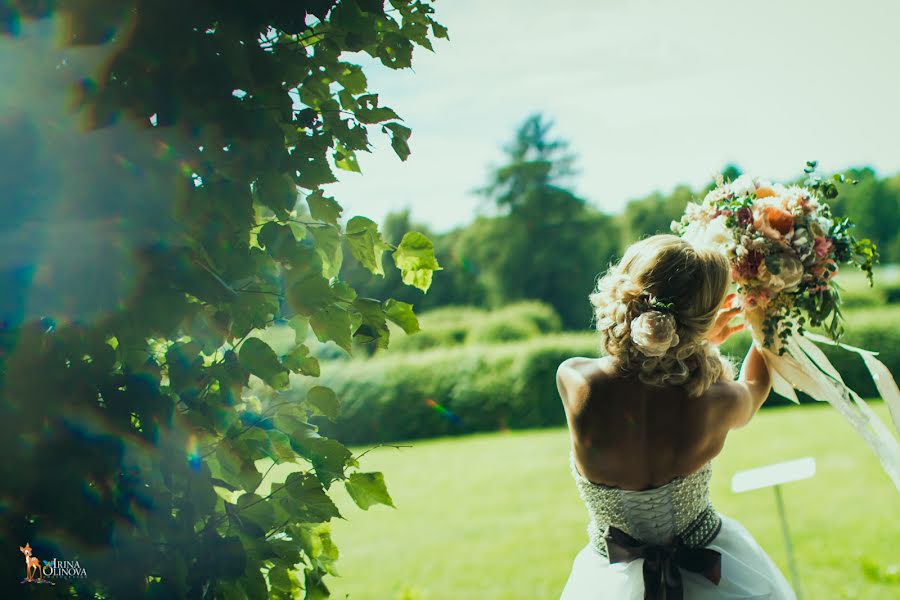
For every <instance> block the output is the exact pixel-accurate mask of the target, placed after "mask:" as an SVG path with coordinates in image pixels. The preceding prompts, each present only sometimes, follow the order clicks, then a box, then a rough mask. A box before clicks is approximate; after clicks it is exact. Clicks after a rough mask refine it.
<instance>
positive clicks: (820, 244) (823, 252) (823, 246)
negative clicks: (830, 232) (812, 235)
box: [813, 236, 834, 258]
mask: <svg viewBox="0 0 900 600" xmlns="http://www.w3.org/2000/svg"><path fill="white" fill-rule="evenodd" d="M833 247H834V244H833V243H832V242H831V240H829V239H828V238H826V237H822V236H819V237H817V238H816V239H815V241H814V242H813V250H814V251H815V253H816V257H817V258H825V257H826V256H828V255H829V254H830V253H831V249H832V248H833Z"/></svg>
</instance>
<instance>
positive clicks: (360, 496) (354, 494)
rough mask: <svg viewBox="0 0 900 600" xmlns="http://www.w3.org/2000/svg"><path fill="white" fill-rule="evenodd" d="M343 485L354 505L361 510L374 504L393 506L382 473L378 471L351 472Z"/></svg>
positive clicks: (367, 508)
mask: <svg viewBox="0 0 900 600" xmlns="http://www.w3.org/2000/svg"><path fill="white" fill-rule="evenodd" d="M344 487H346V488H347V493H348V494H350V497H351V498H353V501H354V502H356V505H357V506H358V507H360V508H361V509H363V510H369V507H370V506H372V505H374V504H385V505H387V506H394V501H393V500H391V496H390V494H388V491H387V487H385V485H384V475H383V474H381V473H379V472H372V473H352V474H351V475H350V477H349V478H348V479H347V481H345V482H344ZM394 508H396V506H394Z"/></svg>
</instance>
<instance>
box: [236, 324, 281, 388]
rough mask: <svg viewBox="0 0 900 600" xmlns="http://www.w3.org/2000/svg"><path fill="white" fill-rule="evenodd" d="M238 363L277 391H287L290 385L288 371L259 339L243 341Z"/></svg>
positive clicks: (252, 338) (272, 351)
mask: <svg viewBox="0 0 900 600" xmlns="http://www.w3.org/2000/svg"><path fill="white" fill-rule="evenodd" d="M238 362H239V363H240V365H241V366H242V367H244V368H245V369H247V370H248V371H250V373H252V374H253V375H256V376H257V377H259V378H260V379H262V380H263V381H265V382H266V383H267V384H269V385H270V386H272V387H273V388H275V389H277V390H283V389H287V387H288V385H289V383H290V380H289V377H288V370H287V369H285V368H284V365H282V364H281V361H279V360H278V355H276V354H275V351H274V350H272V348H270V347H269V345H268V344H267V343H265V342H264V341H262V340H261V339H259V338H254V337H251V338H247V339H246V340H244V343H243V344H241V349H240V351H239V352H238Z"/></svg>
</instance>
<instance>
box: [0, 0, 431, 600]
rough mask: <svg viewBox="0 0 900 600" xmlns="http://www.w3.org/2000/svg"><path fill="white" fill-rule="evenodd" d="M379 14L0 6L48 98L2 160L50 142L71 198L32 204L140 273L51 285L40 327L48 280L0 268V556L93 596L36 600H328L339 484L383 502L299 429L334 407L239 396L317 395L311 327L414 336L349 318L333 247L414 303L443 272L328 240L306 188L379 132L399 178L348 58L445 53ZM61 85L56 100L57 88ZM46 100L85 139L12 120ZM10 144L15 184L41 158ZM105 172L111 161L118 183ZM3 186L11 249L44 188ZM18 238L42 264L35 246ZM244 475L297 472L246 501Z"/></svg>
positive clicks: (223, 7)
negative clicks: (4, 542) (86, 226)
mask: <svg viewBox="0 0 900 600" xmlns="http://www.w3.org/2000/svg"><path fill="white" fill-rule="evenodd" d="M391 7H392V8H391V9H390V10H385V8H384V6H383V3H382V2H378V1H372V0H306V1H302V0H301V1H298V2H290V3H287V2H232V1H229V2H218V1H212V0H198V1H195V2H187V3H185V2H176V1H175V0H158V1H154V2H140V1H137V0H135V1H134V2H131V3H128V2H124V3H123V2H117V1H113V0H68V1H65V0H60V1H59V2H30V1H22V2H13V3H6V4H5V5H4V7H3V8H2V9H0V12H2V14H0V17H2V18H0V23H2V24H4V26H5V27H6V28H7V30H6V33H7V34H8V36H10V37H8V38H7V40H6V42H4V43H7V42H8V43H9V45H10V47H11V48H14V49H17V51H18V52H19V54H18V55H17V56H18V57H20V58H21V60H23V61H32V62H33V66H34V73H33V74H32V73H30V74H29V76H31V75H33V80H34V81H35V82H37V83H35V85H38V83H39V84H41V85H46V90H45V92H46V93H45V94H42V95H36V96H35V97H34V98H29V99H27V100H23V101H22V102H20V103H19V104H17V105H16V110H19V111H21V112H22V114H23V115H25V116H24V117H22V118H23V119H24V120H23V121H14V122H13V123H12V124H7V125H8V127H6V128H5V131H4V132H0V139H6V137H5V136H7V135H17V134H16V133H15V132H17V131H25V132H28V131H29V126H30V125H29V122H30V123H31V125H33V126H34V127H35V128H43V129H39V131H42V132H46V134H47V135H48V136H51V135H52V136H53V137H52V139H53V140H54V142H58V145H57V146H56V147H54V148H53V150H54V151H56V152H57V153H58V158H59V160H60V163H61V166H60V169H59V172H60V173H61V175H60V178H61V179H64V180H65V181H64V183H65V184H66V185H61V186H59V187H58V188H54V189H52V190H50V191H52V192H53V193H56V194H60V196H61V198H64V199H65V200H66V201H67V202H66V204H65V205H66V207H67V208H68V209H69V210H71V211H73V212H76V213H77V215H75V216H77V217H78V219H79V220H76V222H79V223H80V222H88V219H89V218H90V219H99V220H100V221H101V222H102V223H105V224H106V226H108V227H117V226H120V227H121V229H120V230H117V232H118V233H119V234H123V235H118V236H116V237H115V239H114V240H113V242H108V241H107V240H106V239H105V238H103V237H102V236H97V237H96V238H95V239H94V238H92V239H90V240H86V241H85V243H86V242H91V243H94V244H95V248H96V250H97V252H96V255H97V257H98V260H99V259H102V258H103V257H104V256H107V255H112V254H115V253H116V240H118V243H124V242H127V243H129V244H133V245H134V247H133V253H131V252H129V253H127V257H128V261H129V262H128V264H129V265H132V266H135V267H136V268H135V269H134V271H133V273H131V277H132V279H129V280H128V281H126V282H123V286H122V287H121V288H120V287H115V286H113V287H105V286H104V285H96V283H97V282H102V283H108V282H111V281H115V280H116V277H117V276H118V275H119V274H117V272H116V271H114V270H113V271H112V272H107V271H108V270H106V269H101V270H100V272H99V273H97V274H96V275H97V279H95V280H94V279H92V280H91V281H92V282H93V283H91V284H88V285H87V286H85V285H82V286H80V287H81V288H85V287H86V288H87V292H88V293H85V290H84V289H79V287H78V286H75V285H60V286H56V287H55V288H54V287H53V286H52V285H51V288H49V289H53V291H54V292H56V294H55V295H52V296H51V295H49V294H42V298H41V300H42V303H41V304H40V305H39V307H38V308H37V309H36V308H35V305H34V304H33V303H32V302H31V301H30V299H31V294H32V292H33V291H34V289H35V288H34V286H37V285H38V284H40V283H41V281H43V280H41V279H40V278H39V277H37V276H32V275H33V274H32V275H29V276H28V277H23V276H21V274H20V273H19V272H17V271H14V270H12V271H11V270H8V269H3V270H0V277H2V279H3V281H2V284H3V286H4V293H5V294H8V295H9V296H10V297H12V301H11V302H9V303H8V304H4V314H3V319H4V322H3V324H2V326H0V434H2V437H0V444H2V446H0V448H2V451H3V453H4V458H5V460H4V461H3V465H4V466H3V467H2V474H0V475H2V484H0V486H2V487H0V498H2V504H3V507H4V510H3V512H2V515H0V528H2V531H3V533H4V538H5V539H8V540H19V541H20V543H21V544H24V543H25V542H26V541H30V543H31V545H32V546H33V547H34V549H35V555H36V556H38V557H40V558H42V559H49V558H50V557H53V556H58V557H59V558H60V559H63V560H78V561H79V563H80V564H81V565H82V566H83V567H84V568H85V570H86V571H87V574H88V577H87V578H86V579H75V580H59V581H58V582H57V585H56V586H54V587H52V588H50V587H49V586H47V587H46V588H45V589H43V590H41V591H42V592H45V593H46V594H49V595H56V596H72V595H76V596H78V597H112V598H186V597H190V598H263V597H273V598H294V597H297V595H298V594H299V593H301V592H300V590H303V592H302V593H303V594H304V595H305V597H306V598H322V597H324V596H327V595H328V590H327V586H326V585H325V583H324V580H323V578H324V577H325V576H326V575H327V574H329V573H332V574H333V573H334V561H335V560H336V558H337V555H338V554H337V548H336V547H335V545H334V543H333V542H332V540H331V538H330V535H329V530H328V525H327V523H328V521H329V520H330V519H332V518H335V517H341V515H340V513H339V512H338V509H337V507H336V506H335V505H334V503H333V502H332V501H331V498H330V496H329V492H330V490H331V489H332V487H331V486H332V484H333V483H334V482H343V484H344V485H345V486H346V487H347V490H348V491H349V492H350V495H351V497H352V498H353V499H354V500H356V502H357V504H358V505H359V506H360V507H362V508H364V509H367V508H368V507H369V505H370V504H371V503H373V502H380V503H383V504H389V505H390V504H391V500H390V496H389V495H388V493H387V490H386V488H385V484H384V479H383V477H382V475H381V474H380V473H362V472H359V471H358V467H359V463H358V461H357V460H356V457H354V456H353V455H352V454H351V452H350V451H349V450H348V449H347V448H345V447H344V446H343V445H342V444H340V443H339V442H338V441H336V440H331V439H327V438H325V437H322V436H320V435H319V434H318V433H317V431H316V427H315V426H313V425H311V424H310V422H309V418H310V417H311V416H314V415H321V416H324V417H326V418H330V419H334V418H335V417H336V415H337V414H338V412H339V410H340V402H339V399H338V398H336V397H335V395H334V393H333V392H331V391H330V390H328V389H327V388H324V387H313V388H312V389H311V390H310V391H309V393H308V394H307V395H306V396H305V397H304V398H302V399H301V400H299V401H278V400H277V399H276V401H274V402H271V403H266V402H264V400H263V399H261V398H259V397H257V396H255V395H253V394H251V393H249V392H248V387H247V386H248V383H249V382H250V381H251V377H252V378H253V381H261V382H264V383H265V384H266V385H267V386H269V387H270V388H272V389H274V390H276V391H283V390H286V389H287V388H288V387H289V386H290V381H291V378H292V377H299V376H316V375H317V374H318V371H319V366H318V363H317V361H316V360H315V359H314V358H313V357H311V356H310V354H309V348H308V347H307V346H306V345H305V344H304V340H305V339H306V333H307V331H309V330H311V331H312V333H313V334H314V335H315V336H316V337H317V338H318V339H319V340H321V341H326V340H332V341H334V342H335V343H337V344H338V345H340V346H341V347H342V348H344V349H345V350H347V351H348V352H349V351H350V350H351V349H352V347H351V341H352V340H354V339H357V340H364V341H369V342H372V343H375V344H377V345H386V344H387V343H388V335H389V331H388V328H387V325H386V324H387V321H392V322H394V323H397V324H398V325H399V326H400V327H401V328H403V329H404V330H406V331H408V332H411V331H414V330H415V329H416V328H417V321H416V318H415V316H414V315H413V313H412V310H411V307H410V306H409V305H408V304H405V303H403V302H399V301H396V300H393V299H387V300H384V301H382V300H375V299H370V298H364V297H360V296H359V295H358V294H357V293H356V291H355V290H354V289H353V288H352V287H351V286H350V285H348V284H347V283H346V282H345V281H343V280H342V279H341V278H340V277H339V276H338V275H339V273H340V269H341V265H342V263H343V254H342V253H341V252H340V249H341V247H342V244H345V247H346V248H347V250H348V253H349V255H350V256H351V257H352V258H353V259H354V260H355V261H357V262H358V263H359V264H361V265H362V266H363V267H365V268H366V269H368V270H369V271H371V272H373V273H378V274H381V273H383V272H384V267H383V264H382V255H383V253H384V252H385V251H388V250H390V251H392V257H393V259H394V262H395V264H396V267H397V268H398V269H399V271H400V277H401V279H402V280H403V281H404V282H405V283H406V284H409V285H413V286H415V287H417V288H419V289H421V290H426V289H427V288H428V287H429V285H430V282H431V274H432V271H434V270H437V269H439V266H438V263H437V262H436V260H435V259H434V256H433V247H432V244H431V242H430V241H429V240H428V239H427V238H426V237H425V236H424V235H422V234H421V233H418V232H407V233H406V234H405V235H404V236H403V237H402V239H400V240H399V241H396V242H395V243H393V244H392V243H388V242H386V241H385V240H384V239H383V238H382V236H381V233H380V232H379V230H378V227H377V226H376V224H375V223H373V222H372V221H370V220H368V219H366V218H364V217H354V218H353V219H350V220H349V221H347V222H346V223H342V222H341V213H342V210H341V207H340V205H339V203H338V202H337V201H336V200H334V199H333V198H330V197H329V196H328V195H326V193H325V190H324V189H323V187H322V186H324V185H327V184H328V183H331V182H333V181H335V180H336V175H335V171H334V169H335V168H337V169H345V170H358V169H359V167H358V164H357V160H356V154H357V152H360V151H368V150H369V149H370V144H369V135H370V132H371V130H372V129H373V127H378V128H380V130H381V131H382V132H383V133H384V134H385V135H387V136H388V137H389V139H390V140H391V145H392V147H393V149H394V151H395V152H396V153H397V155H398V156H399V157H400V158H401V159H405V158H406V157H407V156H408V154H409V152H410V150H409V146H408V143H407V142H408V139H409V137H410V130H409V129H408V128H407V127H405V126H404V125H403V124H401V120H400V118H399V117H398V116H397V115H396V113H394V111H393V110H391V109H390V108H388V107H387V106H384V105H383V104H382V103H381V101H380V98H379V96H378V95H377V94H375V93H372V92H370V91H369V90H368V85H367V80H366V77H365V74H364V72H363V70H362V68H360V67H359V66H358V65H356V64H354V63H352V62H348V61H347V60H345V54H346V53H353V52H365V53H366V54H368V55H370V56H372V57H374V58H376V59H378V60H380V61H381V63H382V64H383V65H385V66H387V67H389V68H395V69H396V68H406V67H409V66H410V64H411V59H412V54H413V47H414V45H418V46H422V47H425V48H427V49H431V47H432V38H434V37H439V38H440V37H447V31H446V29H444V27H442V26H441V25H440V24H439V23H437V22H435V21H434V20H433V18H432V14H433V7H432V6H431V4H430V3H428V2H424V1H420V0H391ZM34 19H43V20H50V19H52V20H55V21H56V22H58V23H62V24H63V26H61V27H58V29H57V30H58V31H62V32H64V35H65V38H64V40H63V42H64V45H63V47H62V48H61V49H60V48H57V47H55V46H52V45H50V44H45V45H43V46H41V52H40V53H38V54H35V53H30V52H27V51H25V50H26V49H27V48H25V46H23V45H22V44H24V43H25V40H26V39H31V38H29V36H30V35H31V34H30V33H29V32H30V31H32V29H30V28H31V27H32V25H33V23H32V22H31V21H30V20H34ZM41 27H43V25H42V24H41V23H38V24H37V25H35V30H40V28H41ZM10 40H12V41H10ZM19 40H21V43H20V41H19ZM16 44H19V45H16ZM95 46H96V47H99V48H101V49H102V51H103V52H105V53H107V56H106V57H105V59H104V60H103V61H101V63H100V70H99V72H98V73H96V75H94V76H93V77H88V76H85V75H86V74H81V73H80V72H79V71H77V70H76V69H75V66H73V65H78V64H80V61H81V60H82V58H83V57H84V56H87V55H88V54H91V52H92V51H93V50H91V49H89V47H95ZM80 48H84V50H81V49H80ZM8 58H9V55H8V54H7V55H5V56H4V59H8ZM71 81H75V82H76V84H75V89H67V88H64V87H62V86H63V84H64V82H71ZM66 85H69V84H68V83H66ZM66 94H70V95H71V96H72V97H73V98H74V99H75V102H74V109H73V110H75V111H77V115H79V116H80V117H81V118H83V120H84V122H85V123H86V125H87V127H88V130H89V131H88V132H85V133H83V134H82V133H72V132H67V131H64V130H59V131H56V132H55V133H54V132H51V131H50V129H48V128H47V125H46V122H47V121H48V116H47V115H44V114H40V113H29V111H30V110H31V111H33V110H34V109H33V108H29V107H30V106H32V105H33V106H41V105H42V104H41V103H42V102H44V101H45V100H46V98H47V97H54V98H63V97H64V96H65V95H66ZM8 96H13V94H10V95H8ZM60 104H61V102H60ZM57 116H59V119H62V113H60V115H53V117H54V118H56V117H57ZM0 125H3V124H0ZM123 131H127V132H137V133H128V134H127V135H125V134H122V132H123ZM120 134H121V135H120ZM25 141H28V140H27V139H26V140H25ZM32 141H33V140H32ZM86 144H92V146H91V147H92V148H93V149H94V150H95V151H92V152H85V151H84V150H83V149H82V147H83V146H84V145H86ZM24 147H25V148H26V152H25V153H24V154H23V155H22V157H21V158H22V160H24V161H26V162H27V160H28V156H29V154H28V153H29V152H31V154H36V153H37V150H35V149H34V148H36V147H37V146H32V147H29V146H27V144H26V145H25V146H24ZM29 148H30V149H29ZM41 156H42V157H44V158H50V157H51V155H50V154H47V155H46V156H45V155H43V154H42V155H41ZM35 160H37V159H35ZM42 160H43V159H42ZM106 164H115V165H118V166H117V168H119V171H117V175H116V176H115V177H112V178H107V171H105V170H102V169H101V167H100V165H106ZM45 166H52V162H49V161H48V162H47V163H46V165H45ZM25 167H27V168H31V169H32V170H33V171H34V167H33V165H28V164H26V165H25ZM15 168H17V169H18V168H22V167H21V166H17V167H15ZM41 171H43V167H41V169H40V171H39V172H41ZM23 172H27V170H26V171H23ZM66 178H71V181H70V180H69V179H66ZM22 183H23V178H22V176H21V175H17V174H16V173H15V172H13V171H12V170H10V168H9V166H8V165H6V166H4V167H2V168H0V185H3V187H4V189H3V190H2V191H3V192H4V196H3V198H2V200H0V201H2V202H3V206H4V209H6V210H5V211H4V215H5V216H7V215H12V216H13V217H14V218H18V219H19V221H18V222H14V223H13V224H12V230H13V231H16V232H21V231H24V230H25V229H26V226H27V227H32V226H33V225H34V224H35V223H39V221H36V220H35V219H34V218H32V216H29V215H28V214H27V213H28V210H27V208H28V205H27V201H28V199H29V198H32V197H42V194H41V190H40V189H37V188H36V187H35V186H33V185H20V184H22ZM24 183H30V180H29V178H25V179H24ZM69 183H72V184H73V185H71V186H70V185H68V184H69ZM298 189H300V190H303V191H302V192H301V195H302V196H304V202H305V204H306V206H307V207H308V214H307V213H306V211H304V210H299V209H298V207H297V202H298ZM44 191H47V190H44ZM39 216H40V215H39ZM44 217H47V215H44ZM59 217H60V218H63V219H65V218H72V217H73V215H71V214H65V215H59ZM5 225H7V226H9V225H8V224H5ZM124 234H127V235H124ZM132 234H133V235H132ZM20 237H21V239H20V240H19V241H20V242H21V243H23V244H24V243H27V244H33V245H34V247H35V248H37V249H41V247H40V244H41V243H45V244H46V243H48V242H46V241H44V242H42V241H41V238H39V237H35V236H31V237H26V236H20ZM82 237H91V236H82ZM73 240H75V238H74V237H73ZM82 241H84V240H82ZM71 254H72V256H71V259H72V261H71V264H72V265H74V266H73V271H74V272H75V273H78V274H80V275H83V276H85V277H87V276H91V277H93V276H94V274H95V273H94V271H95V270H96V269H94V270H91V269H88V268H85V265H84V261H83V260H81V259H82V258H84V257H82V256H80V255H78V253H71ZM60 264H62V265H65V264H68V263H65V262H64V261H63V262H61V263H60ZM94 266H96V265H94ZM60 275H66V274H65V273H61V274H60ZM70 275H71V274H70ZM82 281H85V280H82ZM44 283H46V282H44ZM52 283H53V280H52V279H51V284H52ZM125 284H127V285H125ZM90 292H93V293H95V294H96V297H98V298H99V297H101V296H104V295H107V296H111V298H109V300H110V301H109V302H107V301H106V299H105V297H104V303H103V306H108V307H112V309H111V310H108V311H103V312H97V311H93V312H89V313H88V312H82V311H78V312H74V313H73V312H67V309H68V308H69V307H71V306H72V305H78V306H81V304H78V303H82V304H84V303H85V302H84V301H85V300H87V303H86V305H88V306H89V304H90V302H89V301H90ZM69 300H77V301H78V302H77V303H75V304H73V302H69ZM284 305H286V306H288V307H290V310H291V311H292V312H293V313H294V316H292V317H291V318H290V320H289V324H290V325H291V326H292V327H293V328H294V329H295V330H296V332H297V335H296V342H295V343H294V344H293V345H292V347H291V348H290V349H289V350H288V351H287V352H284V353H276V352H275V351H274V350H273V349H272V348H271V347H270V346H269V345H268V344H267V343H266V342H264V341H263V340H262V339H260V334H259V332H260V331H261V330H264V329H266V328H267V327H268V326H269V325H270V324H272V323H273V322H275V321H277V320H283V318H284V315H283V313H282V306H284ZM276 398H277V396H276ZM261 459H267V460H270V461H274V463H279V462H290V463H296V464H297V465H298V470H297V472H294V473H291V474H290V475H288V476H287V478H286V479H285V480H284V481H283V482H276V483H274V484H273V486H272V487H271V489H270V490H267V491H265V492H264V491H262V490H260V489H258V488H259V485H260V483H261V481H262V479H263V476H264V473H263V472H261V471H260V465H259V464H257V463H258V462H259V461H260V460H261ZM0 571H2V575H3V576H2V577H0V593H2V595H3V597H7V598H9V597H14V596H17V595H22V594H25V593H26V588H27V586H24V585H20V584H19V583H18V581H19V580H20V579H21V573H20V572H19V569H18V567H17V566H16V563H14V562H13V561H6V562H5V563H4V564H3V566H2V567H0Z"/></svg>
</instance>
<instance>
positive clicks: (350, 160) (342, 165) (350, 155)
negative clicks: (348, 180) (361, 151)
mask: <svg viewBox="0 0 900 600" xmlns="http://www.w3.org/2000/svg"><path fill="white" fill-rule="evenodd" d="M334 164H335V166H336V167H337V168H338V169H343V170H344V171H351V172H353V173H361V172H362V170H361V169H360V168H359V161H358V160H357V158H356V152H354V151H353V150H349V149H347V148H345V147H344V146H343V144H338V146H337V149H336V150H335V152H334Z"/></svg>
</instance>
